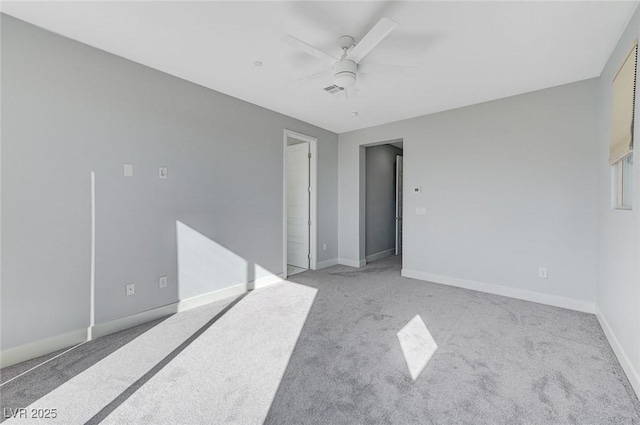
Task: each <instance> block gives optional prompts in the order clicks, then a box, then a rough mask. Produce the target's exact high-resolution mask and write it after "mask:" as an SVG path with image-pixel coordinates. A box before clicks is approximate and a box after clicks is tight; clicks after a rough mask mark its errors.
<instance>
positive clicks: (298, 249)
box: [283, 130, 317, 277]
mask: <svg viewBox="0 0 640 425" xmlns="http://www.w3.org/2000/svg"><path fill="white" fill-rule="evenodd" d="M316 152H317V139H315V138H313V137H310V136H306V135H303V134H299V133H295V132H292V131H289V130H285V137H284V205H283V210H284V221H283V226H284V238H283V242H284V252H283V254H284V265H283V266H284V272H283V274H284V275H285V277H287V276H291V275H294V274H297V273H301V272H304V271H306V270H308V269H314V270H315V268H316V258H315V257H316V242H315V241H316V225H315V222H316V190H315V189H316V182H317V173H316V164H317V158H316V156H317V153H316Z"/></svg>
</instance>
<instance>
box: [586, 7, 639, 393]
mask: <svg viewBox="0 0 640 425" xmlns="http://www.w3.org/2000/svg"><path fill="white" fill-rule="evenodd" d="M638 37H640V9H638V10H637V11H636V13H635V14H634V15H633V17H632V18H631V20H630V21H629V24H628V26H627V28H626V30H625V31H624V33H623V34H622V36H621V37H620V40H619V42H618V44H617V46H616V48H615V50H614V51H613V52H612V54H611V57H610V58H609V61H608V62H607V65H606V66H605V68H604V70H603V71H602V75H601V76H600V78H599V80H598V83H599V87H598V88H599V90H600V96H601V97H600V101H599V105H600V111H599V122H600V123H601V125H600V126H599V131H598V163H597V165H598V168H597V171H598V188H599V191H598V213H599V214H598V218H599V220H598V287H597V298H596V304H597V309H598V311H599V313H600V314H601V315H602V317H604V319H605V321H606V323H607V326H608V327H609V329H610V332H611V333H612V334H613V335H614V336H615V338H616V340H617V342H618V343H619V348H621V349H622V350H623V353H624V356H621V355H620V353H618V358H620V360H621V363H622V364H623V366H626V367H625V371H626V372H627V375H628V376H629V380H630V381H631V383H632V384H633V385H634V387H635V389H636V392H638V393H640V285H639V284H638V282H640V213H639V212H638V211H639V210H640V154H639V153H638V149H636V150H635V151H634V154H633V155H634V161H633V163H634V170H633V171H634V173H633V174H634V175H633V180H634V181H633V189H634V194H633V210H632V211H623V210H616V209H613V208H612V202H611V199H612V196H611V187H612V185H611V166H610V165H609V135H610V131H611V127H610V122H611V81H612V80H613V76H614V75H615V73H616V72H617V71H618V68H619V67H620V65H622V62H623V61H624V59H625V58H626V56H627V54H628V53H629V50H630V49H631V47H632V45H633V40H634V39H635V38H638ZM636 99H638V97H637V95H636ZM637 104H638V101H637V100H636V122H635V129H636V130H635V132H636V146H637V145H638V134H639V133H638V129H640V120H639V118H638V109H637ZM605 327H606V326H605Z"/></svg>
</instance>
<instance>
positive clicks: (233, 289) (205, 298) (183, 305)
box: [174, 283, 251, 313]
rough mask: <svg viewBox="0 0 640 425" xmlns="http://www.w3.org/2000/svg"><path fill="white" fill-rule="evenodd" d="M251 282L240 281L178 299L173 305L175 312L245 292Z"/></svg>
mask: <svg viewBox="0 0 640 425" xmlns="http://www.w3.org/2000/svg"><path fill="white" fill-rule="evenodd" d="M250 284H251V283H240V284H238V285H233V286H229V287H227V288H222V289H218V290H217V291H213V292H207V293H206V294H202V295H196V296H195V297H191V298H186V299H184V300H180V301H178V302H177V303H175V304H174V305H175V306H176V307H175V309H176V312H177V313H180V312H182V311H187V310H191V309H192V308H196V307H200V306H203V305H207V304H211V303H213V302H216V301H220V300H224V299H225V298H230V297H235V296H238V295H242V294H244V293H245V292H247V289H248V288H249V286H250Z"/></svg>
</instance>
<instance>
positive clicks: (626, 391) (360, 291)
mask: <svg viewBox="0 0 640 425" xmlns="http://www.w3.org/2000/svg"><path fill="white" fill-rule="evenodd" d="M290 280H292V281H295V282H299V283H301V284H304V285H308V286H311V287H315V288H317V289H318V295H317V296H316V300H315V303H314V305H313V307H312V309H311V312H310V313H309V317H308V318H307V322H306V323H305V326H304V328H303V330H302V334H301V335H300V338H299V340H298V344H297V346H296V348H295V350H294V353H293V355H292V357H291V360H290V362H289V366H288V368H287V370H286V372H285V374H284V377H283V380H282V383H281V384H280V388H279V390H278V392H277V394H276V397H275V399H274V401H273V403H272V405H271V410H270V412H269V415H268V417H267V420H266V422H265V423H266V424H273V425H285V424H303V423H304V424H332V425H338V424H349V425H351V424H474V425H481V424H491V425H496V424H509V425H516V424H527V425H534V424H581V425H600V424H611V425H622V424H640V403H639V402H638V399H637V397H636V396H635V394H634V392H633V390H632V388H631V386H630V384H629V382H628V380H627V378H626V376H625V375H624V372H623V371H622V369H621V367H620V365H619V363H618V361H617V359H616V358H615V356H614V354H613V352H612V350H611V348H610V346H609V344H608V343H607V340H606V338H605V336H604V334H603V332H602V330H601V328H600V326H599V324H598V321H597V319H596V317H595V316H593V315H591V314H585V313H578V312H575V311H571V310H565V309H561V308H555V307H549V306H545V305H542V304H535V303H530V302H526V301H519V300H515V299H511V298H505V297H500V296H495V295H489V294H484V293H481V292H475V291H469V290H464V289H458V288H453V287H449V286H444V285H438V284H431V283H426V282H422V281H417V280H413V279H406V278H402V277H400V259H399V258H398V257H391V258H387V259H384V260H380V261H378V262H375V263H372V264H370V265H368V266H367V267H365V268H363V269H360V270H357V269H352V268H348V267H342V266H338V267H333V268H330V269H326V270H322V271H319V272H313V271H309V272H306V273H302V274H299V275H296V276H294V277H293V278H291V279H290ZM416 314H419V315H420V316H421V317H422V319H423V320H424V322H425V324H426V326H427V327H428V329H429V331H430V333H431V334H432V336H433V338H434V339H435V341H436V342H437V344H438V350H437V351H436V352H435V354H434V355H433V357H432V358H431V360H430V361H429V363H428V364H427V366H426V367H425V368H424V370H423V371H422V373H421V375H420V376H419V377H418V378H417V379H416V381H415V382H414V381H412V379H411V377H410V376H409V372H408V369H407V364H406V362H405V359H404V356H403V354H402V351H401V349H400V346H399V343H398V338H397V336H396V334H397V332H398V331H399V330H400V329H401V328H402V327H403V326H405V325H406V324H407V323H408V322H409V320H411V319H412V318H413V317H414V316H415V315H416Z"/></svg>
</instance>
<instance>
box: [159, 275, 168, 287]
mask: <svg viewBox="0 0 640 425" xmlns="http://www.w3.org/2000/svg"><path fill="white" fill-rule="evenodd" d="M158 287H160V288H166V287H167V277H166V276H160V278H159V279H158Z"/></svg>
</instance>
